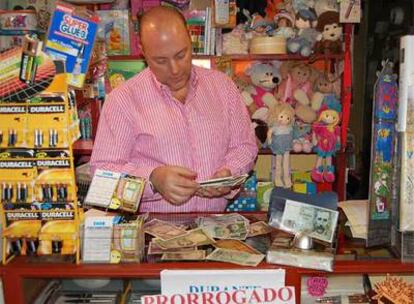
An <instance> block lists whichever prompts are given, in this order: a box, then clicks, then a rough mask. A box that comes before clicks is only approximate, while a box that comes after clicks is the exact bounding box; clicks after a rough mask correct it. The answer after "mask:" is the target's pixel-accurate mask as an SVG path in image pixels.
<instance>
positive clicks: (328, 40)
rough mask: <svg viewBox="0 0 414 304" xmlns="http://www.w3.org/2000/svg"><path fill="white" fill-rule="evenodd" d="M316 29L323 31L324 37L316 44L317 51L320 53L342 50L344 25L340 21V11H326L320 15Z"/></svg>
mask: <svg viewBox="0 0 414 304" xmlns="http://www.w3.org/2000/svg"><path fill="white" fill-rule="evenodd" d="M316 29H317V30H318V31H319V32H321V33H322V38H321V40H320V41H318V42H316V44H315V48H314V50H315V52H316V53H319V54H339V53H341V52H342V41H341V37H342V27H341V26H340V23H339V13H338V12H335V11H326V12H324V13H322V14H321V15H320V16H319V17H318V25H317V26H316Z"/></svg>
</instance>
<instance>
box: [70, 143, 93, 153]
mask: <svg viewBox="0 0 414 304" xmlns="http://www.w3.org/2000/svg"><path fill="white" fill-rule="evenodd" d="M92 148H93V140H85V139H79V140H77V141H75V142H74V143H73V145H72V150H73V154H75V155H91V153H92Z"/></svg>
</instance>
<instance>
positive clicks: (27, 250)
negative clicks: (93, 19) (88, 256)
mask: <svg viewBox="0 0 414 304" xmlns="http://www.w3.org/2000/svg"><path fill="white" fill-rule="evenodd" d="M16 52H17V53H19V52H20V55H21V56H19V54H16ZM9 53H10V51H9ZM11 53H13V56H12V60H11V62H10V64H11V66H10V67H9V71H10V70H11V71H12V73H11V74H12V75H11V76H10V77H9V79H8V81H9V82H19V83H20V82H21V83H24V85H23V86H22V90H24V91H25V92H26V93H27V94H26V98H21V97H22V96H24V93H23V92H22V91H19V92H16V91H10V93H9V94H7V92H3V94H0V95H1V96H0V200H1V201H0V202H1V204H0V214H1V216H2V223H3V227H2V230H3V231H2V237H3V238H2V242H3V250H2V261H3V264H6V263H8V262H9V261H10V260H12V259H13V258H14V257H15V256H17V255H27V256H33V257H36V258H40V257H41V256H48V259H50V256H53V257H56V259H54V258H52V260H59V259H64V260H67V259H69V260H73V261H76V262H77V263H78V262H79V244H80V241H79V210H78V201H77V195H76V183H75V174H74V166H73V153H72V147H71V145H72V143H73V142H74V141H75V140H77V139H78V138H79V120H78V117H77V114H76V113H77V111H76V108H75V105H74V99H73V98H72V95H71V94H70V93H68V85H67V82H66V79H65V78H66V77H67V75H66V74H65V73H64V64H63V63H62V62H59V61H52V62H53V65H54V73H53V79H50V80H49V81H48V84H47V86H45V87H44V88H43V89H42V90H40V89H39V88H40V87H39V85H38V82H37V79H38V75H33V76H32V77H30V78H31V81H26V80H24V79H22V77H21V69H20V70H19V69H17V68H12V67H16V66H20V67H21V68H24V66H25V65H24V64H22V63H24V53H23V50H22V49H20V50H17V51H14V52H11ZM3 55H4V54H3ZM0 56H1V54H0ZM41 56H43V57H44V56H45V55H44V54H41ZM44 58H46V57H44ZM17 59H19V60H17ZM16 60H17V61H16ZM42 62H43V63H45V62H49V60H48V59H47V58H46V60H41V61H39V65H41V64H42ZM49 63H50V62H49ZM41 68H42V67H41V66H39V67H38V68H37V69H36V70H37V71H40V70H41ZM0 72H1V71H0ZM11 78H13V79H11Z"/></svg>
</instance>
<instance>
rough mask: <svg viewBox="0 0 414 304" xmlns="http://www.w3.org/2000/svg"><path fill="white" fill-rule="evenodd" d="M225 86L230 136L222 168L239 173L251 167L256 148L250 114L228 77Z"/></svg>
mask: <svg viewBox="0 0 414 304" xmlns="http://www.w3.org/2000/svg"><path fill="white" fill-rule="evenodd" d="M226 86H227V88H228V89H227V90H228V92H227V93H228V94H226V95H227V96H228V97H227V98H228V99H227V107H228V113H229V129H230V132H231V133H230V134H231V137H230V143H229V146H228V150H227V153H226V156H225V163H224V165H223V168H227V169H229V170H230V171H231V173H232V175H240V174H244V173H248V172H249V171H250V170H252V169H253V166H254V162H255V160H256V157H257V152H258V148H257V144H256V136H255V134H254V130H253V127H252V124H251V121H250V116H249V113H248V111H247V108H246V106H245V104H244V102H243V99H242V96H241V94H240V92H239V90H238V89H237V87H236V85H235V84H234V83H233V81H231V80H230V79H227V83H226Z"/></svg>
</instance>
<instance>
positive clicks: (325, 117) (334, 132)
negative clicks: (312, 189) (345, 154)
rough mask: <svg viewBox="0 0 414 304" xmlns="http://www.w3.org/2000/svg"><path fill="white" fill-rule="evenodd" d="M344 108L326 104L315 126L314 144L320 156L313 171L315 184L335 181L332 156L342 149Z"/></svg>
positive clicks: (313, 129) (333, 103) (313, 128)
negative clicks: (342, 116)
mask: <svg viewBox="0 0 414 304" xmlns="http://www.w3.org/2000/svg"><path fill="white" fill-rule="evenodd" d="M341 111H342V107H341V104H340V103H339V102H330V103H327V104H324V105H323V106H322V107H321V108H320V110H319V115H318V120H317V121H316V122H315V123H314V124H313V126H312V131H313V138H312V140H313V144H314V145H315V148H314V149H315V152H316V153H317V155H318V158H317V160H316V165H315V168H314V169H313V170H312V174H311V175H312V179H313V180H314V181H315V182H323V181H326V182H329V183H332V182H334V181H335V174H334V172H335V170H334V166H333V165H332V156H333V155H334V154H335V152H336V151H338V150H339V148H340V137H339V134H340V127H339V126H338V124H339V121H340V116H341V114H340V113H341Z"/></svg>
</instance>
